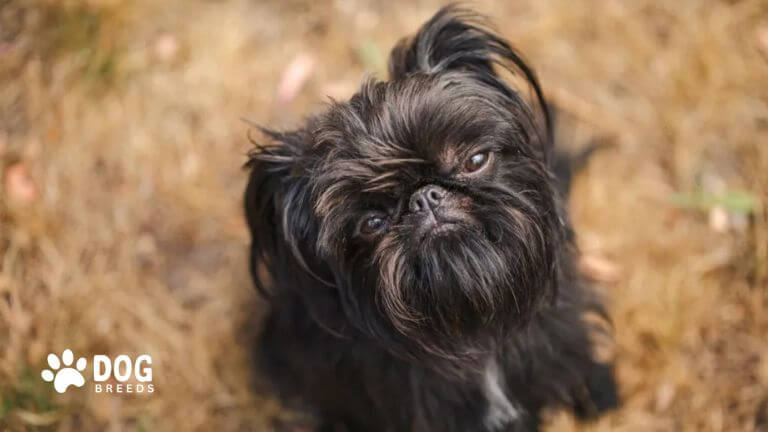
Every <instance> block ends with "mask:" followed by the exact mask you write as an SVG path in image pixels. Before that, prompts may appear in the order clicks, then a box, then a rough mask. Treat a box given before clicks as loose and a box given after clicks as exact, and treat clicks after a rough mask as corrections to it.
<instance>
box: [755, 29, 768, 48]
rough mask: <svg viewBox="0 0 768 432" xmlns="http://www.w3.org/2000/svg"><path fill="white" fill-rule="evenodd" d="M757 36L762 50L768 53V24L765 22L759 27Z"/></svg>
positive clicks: (758, 45) (758, 44)
mask: <svg viewBox="0 0 768 432" xmlns="http://www.w3.org/2000/svg"><path fill="white" fill-rule="evenodd" d="M755 38H756V39H757V47H758V48H759V49H760V51H762V52H763V54H765V55H768V24H763V25H761V26H760V27H758V28H757V31H756V32H755Z"/></svg>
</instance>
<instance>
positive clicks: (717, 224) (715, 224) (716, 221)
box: [709, 206, 731, 233]
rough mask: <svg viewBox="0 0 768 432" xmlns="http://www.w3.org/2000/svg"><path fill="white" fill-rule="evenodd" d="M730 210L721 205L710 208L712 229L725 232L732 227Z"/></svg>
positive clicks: (710, 225)
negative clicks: (729, 215) (729, 216)
mask: <svg viewBox="0 0 768 432" xmlns="http://www.w3.org/2000/svg"><path fill="white" fill-rule="evenodd" d="M730 225H731V224H730V221H729V218H728V212H727V211H725V209H724V208H722V207H720V206H714V207H712V208H711V209H709V227H710V228H712V231H715V232H718V233H724V232H726V231H728V228H729V227H730Z"/></svg>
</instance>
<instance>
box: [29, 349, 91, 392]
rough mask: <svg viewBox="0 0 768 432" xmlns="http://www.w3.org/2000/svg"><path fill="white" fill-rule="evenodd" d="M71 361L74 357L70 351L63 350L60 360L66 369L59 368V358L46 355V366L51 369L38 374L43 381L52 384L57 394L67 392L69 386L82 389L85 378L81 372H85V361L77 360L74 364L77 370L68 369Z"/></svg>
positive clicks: (83, 359)
mask: <svg viewBox="0 0 768 432" xmlns="http://www.w3.org/2000/svg"><path fill="white" fill-rule="evenodd" d="M73 359H74V356H73V355H72V350H70V349H65V350H64V352H63V353H61V360H62V361H63V362H64V366H66V367H64V368H61V362H60V361H59V357H58V356H57V355H56V354H54V353H50V354H48V366H49V367H50V368H51V369H44V370H43V372H42V373H40V375H41V376H42V377H43V381H46V382H53V388H54V389H55V390H56V391H57V392H59V393H64V392H65V391H67V389H68V388H69V386H75V387H82V386H83V385H85V378H84V377H83V374H82V373H81V372H83V371H84V370H85V366H86V360H85V358H83V357H80V358H79V359H77V363H76V364H75V368H77V369H75V368H72V367H70V366H72V360H73ZM59 368H61V369H59Z"/></svg>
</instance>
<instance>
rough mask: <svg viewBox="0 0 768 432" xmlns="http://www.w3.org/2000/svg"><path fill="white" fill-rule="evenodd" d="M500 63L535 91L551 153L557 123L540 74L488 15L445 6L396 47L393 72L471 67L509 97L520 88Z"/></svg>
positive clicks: (391, 62) (397, 75) (405, 73)
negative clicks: (504, 73)
mask: <svg viewBox="0 0 768 432" xmlns="http://www.w3.org/2000/svg"><path fill="white" fill-rule="evenodd" d="M495 65H498V66H500V67H503V68H505V69H506V70H508V71H510V72H512V73H513V74H515V75H517V76H519V77H521V78H522V79H524V80H525V81H526V82H527V83H528V85H529V86H530V87H531V89H533V92H534V93H535V98H536V100H535V101H534V103H535V104H536V105H537V106H536V107H535V110H537V111H538V112H539V114H540V119H541V120H542V123H543V125H542V126H543V127H544V129H545V131H544V132H545V134H546V136H545V137H542V138H543V139H544V141H545V143H546V144H545V147H546V148H545V153H548V152H549V150H550V147H551V143H552V141H553V136H552V121H551V119H550V113H549V110H548V109H547V106H546V103H545V100H544V94H543V92H542V90H541V86H540V85H539V81H538V79H537V78H536V74H535V73H534V71H533V69H531V67H529V66H528V65H527V64H526V63H525V61H523V59H522V58H521V57H520V55H519V54H518V53H517V52H516V51H515V50H514V49H513V48H512V47H511V46H510V45H509V43H507V41H505V40H504V39H502V38H501V37H499V36H498V35H496V34H495V33H494V32H493V31H492V30H491V29H490V27H489V25H488V24H487V22H486V19H484V18H483V17H482V16H479V15H477V14H475V13H474V12H472V11H469V10H466V9H462V8H459V7H457V6H455V5H452V6H446V7H444V8H442V9H440V11H438V12H437V14H435V16H434V17H432V19H430V20H429V21H428V22H427V23H426V24H424V25H423V26H422V27H421V29H419V31H418V32H417V33H416V35H415V36H413V37H412V38H408V39H403V40H401V41H400V42H399V43H398V44H397V45H396V46H395V48H394V49H393V50H392V53H391V55H390V59H389V74H390V78H391V79H393V80H394V79H401V78H405V77H407V76H408V75H411V74H418V73H425V74H434V73H440V72H447V71H466V72H469V73H471V74H472V75H473V76H474V77H476V78H477V79H478V80H479V81H482V82H483V83H485V84H487V85H489V86H491V87H493V88H494V89H495V90H497V91H499V92H500V93H502V94H504V95H505V96H508V97H514V95H515V94H516V93H515V91H514V90H512V88H510V86H509V85H508V84H507V83H505V82H504V80H503V79H502V78H501V77H500V76H499V75H498V74H497V72H496V71H495V70H494V66H495Z"/></svg>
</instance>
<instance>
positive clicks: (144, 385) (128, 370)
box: [40, 349, 155, 393]
mask: <svg viewBox="0 0 768 432" xmlns="http://www.w3.org/2000/svg"><path fill="white" fill-rule="evenodd" d="M74 357H75V356H74V355H73V354H72V350H70V349H65V350H64V352H62V353H61V360H59V356H57V355H56V354H54V353H50V354H48V367H49V368H50V369H43V371H42V372H41V373H40V376H41V377H42V378H43V381H45V382H52V383H53V388H54V390H56V392H58V393H64V392H66V391H67V389H69V388H70V387H73V386H74V387H83V386H84V385H85V382H86V376H85V368H86V366H87V365H88V361H87V360H86V359H85V357H80V358H79V359H77V362H76V363H75V364H74V367H73V365H72V362H73V361H74ZM91 364H92V365H93V376H92V380H93V391H94V392H96V393H154V391H155V386H154V384H152V357H150V356H149V355H148V354H142V355H140V356H138V357H136V361H135V362H134V361H133V360H131V357H129V356H127V355H125V354H121V355H119V356H117V357H115V358H114V361H113V360H112V359H111V358H110V357H109V356H106V355H102V354H97V355H94V356H93V359H92V361H91ZM62 366H64V367H62ZM132 377H133V378H134V379H135V380H136V382H134V383H129V382H127V381H129V380H130V379H131V378H132ZM108 381H109V382H108Z"/></svg>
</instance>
